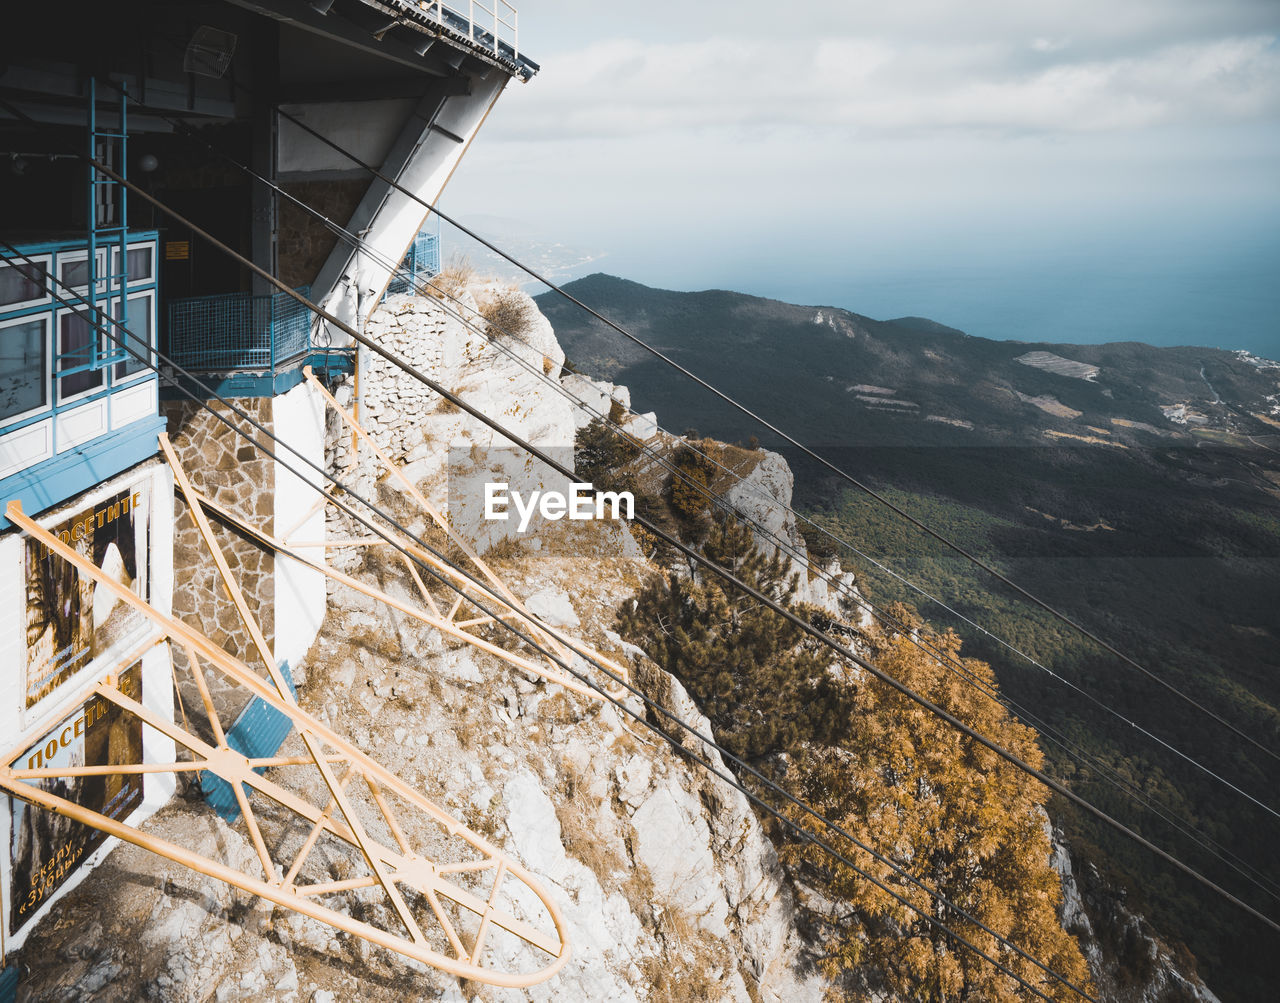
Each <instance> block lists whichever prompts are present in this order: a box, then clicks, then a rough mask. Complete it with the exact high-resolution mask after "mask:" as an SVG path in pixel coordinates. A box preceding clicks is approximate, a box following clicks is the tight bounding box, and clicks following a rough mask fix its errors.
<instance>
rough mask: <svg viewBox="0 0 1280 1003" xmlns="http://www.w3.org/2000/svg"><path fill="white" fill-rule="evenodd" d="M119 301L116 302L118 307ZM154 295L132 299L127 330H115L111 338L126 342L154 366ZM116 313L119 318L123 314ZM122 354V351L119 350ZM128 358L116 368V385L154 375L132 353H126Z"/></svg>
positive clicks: (115, 346) (116, 347)
mask: <svg viewBox="0 0 1280 1003" xmlns="http://www.w3.org/2000/svg"><path fill="white" fill-rule="evenodd" d="M118 302H119V301H117V304H118ZM154 304H155V293H141V294H139V295H137V296H130V297H129V317H128V320H127V321H125V328H128V331H127V333H126V331H125V328H120V327H114V326H113V327H112V329H111V334H112V336H113V337H117V338H123V339H124V340H125V342H126V343H127V344H128V346H129V348H131V349H133V351H134V352H138V353H140V354H141V355H142V356H143V359H146V360H147V362H154V361H155V359H154V357H152V355H151V352H150V350H151V346H152V345H154V344H155V317H154ZM114 313H115V315H116V317H117V318H118V317H119V316H120V310H119V307H118V305H117V306H116V308H115V310H114ZM118 348H119V346H118V345H116V344H114V343H112V344H111V346H110V349H111V350H112V351H116V350H117V349H118ZM120 350H121V351H123V349H120ZM124 355H125V358H124V361H123V362H117V363H116V368H115V376H114V377H113V380H114V382H116V383H123V382H124V381H125V380H128V379H132V378H133V377H135V376H137V375H139V374H141V373H149V372H151V367H150V366H149V365H148V364H147V362H144V361H143V359H139V358H138V357H137V356H135V355H134V354H133V353H132V352H128V351H126V352H124Z"/></svg>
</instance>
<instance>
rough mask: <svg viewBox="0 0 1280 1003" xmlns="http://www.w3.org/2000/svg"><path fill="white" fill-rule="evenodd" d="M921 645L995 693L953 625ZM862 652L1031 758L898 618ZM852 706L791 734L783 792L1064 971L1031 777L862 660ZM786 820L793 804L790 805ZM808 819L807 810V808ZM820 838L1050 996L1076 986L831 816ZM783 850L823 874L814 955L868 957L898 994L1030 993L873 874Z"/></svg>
mask: <svg viewBox="0 0 1280 1003" xmlns="http://www.w3.org/2000/svg"><path fill="white" fill-rule="evenodd" d="M922 639H923V640H925V641H926V642H927V645H928V646H929V647H931V648H933V649H934V650H935V651H937V652H938V653H940V654H941V655H943V656H944V658H945V659H946V660H947V661H948V662H951V663H953V664H959V665H962V666H963V669H964V672H965V673H966V674H967V675H968V676H969V677H971V678H972V679H973V680H974V681H975V682H977V683H979V684H980V685H981V686H982V688H983V689H986V690H987V691H989V692H992V693H994V692H995V690H996V682H995V678H994V676H993V674H992V672H991V669H990V667H989V666H987V665H986V664H985V663H983V662H979V661H976V660H973V659H962V657H961V655H960V642H959V639H958V638H957V637H956V636H955V635H954V634H953V633H949V632H948V633H946V634H942V635H929V634H928V633H927V632H925V633H924V635H923V638H922ZM871 642H872V651H871V655H872V661H873V662H874V663H875V664H876V665H877V666H879V667H880V668H881V669H883V670H884V671H885V672H887V673H888V674H889V675H891V676H893V677H894V678H896V679H898V680H899V681H900V682H902V683H905V684H906V685H907V686H909V687H911V688H912V689H914V690H915V691H916V692H918V693H921V694H923V695H924V696H926V697H928V698H929V699H930V700H932V701H933V702H934V703H936V704H939V705H940V706H942V707H943V708H944V709H946V710H948V711H950V712H951V713H952V714H954V715H955V716H956V717H958V718H960V719H961V720H963V721H965V722H966V723H968V724H969V725H970V726H972V727H973V728H975V729H976V730H977V731H978V732H979V733H981V734H983V735H985V736H987V737H988V738H990V739H992V740H993V741H995V742H996V743H997V744H999V745H1001V746H1003V747H1005V748H1007V749H1009V750H1011V751H1012V752H1014V753H1015V754H1017V755H1018V756H1020V757H1021V758H1022V759H1024V760H1026V761H1027V762H1029V763H1031V764H1032V765H1034V766H1039V765H1040V764H1041V761H1042V755H1041V753H1040V750H1039V748H1038V747H1037V746H1036V741H1035V739H1036V736H1035V732H1034V731H1033V730H1032V729H1030V728H1028V727H1026V726H1025V725H1022V724H1019V723H1018V722H1017V721H1016V720H1014V719H1013V718H1012V717H1011V716H1010V715H1009V714H1008V712H1007V711H1006V710H1005V709H1004V707H1003V706H1002V705H1001V704H999V703H997V702H996V701H995V700H993V699H991V698H990V697H988V696H986V695H984V694H982V693H981V692H979V691H978V689H976V688H975V687H974V686H973V685H971V684H970V683H969V682H966V681H965V680H963V679H962V678H961V677H960V675H959V674H958V673H956V672H951V671H947V669H946V668H944V666H943V665H942V664H941V663H940V661H939V660H938V659H937V658H935V657H932V656H931V655H929V654H926V653H925V651H923V650H922V649H921V647H919V646H917V644H915V643H913V641H912V639H911V638H909V637H907V636H904V635H901V634H892V633H886V634H879V635H876V636H875V637H873V638H872V639H871ZM852 693H853V697H852V699H853V708H852V713H851V715H850V717H849V719H848V728H847V730H846V731H845V732H844V734H843V736H842V738H841V740H840V742H839V744H838V745H832V746H827V747H816V746H811V747H809V748H807V749H805V750H803V753H802V755H801V756H800V757H799V759H798V760H797V763H796V768H795V769H794V770H793V771H792V775H793V777H794V783H795V787H796V793H797V794H798V795H800V796H801V797H802V798H804V799H805V800H807V801H808V802H809V803H810V804H811V805H813V807H814V808H816V809H817V810H818V811H819V812H821V813H822V814H824V815H826V816H828V817H829V818H831V820H832V821H833V822H835V823H836V824H837V825H838V826H839V827H840V828H841V829H844V830H845V831H846V832H848V833H849V834H850V835H852V836H854V837H856V838H857V839H858V840H860V841H862V842H863V843H865V844H867V845H868V846H871V847H872V848H874V849H875V850H876V851H877V852H878V853H880V854H881V855H883V856H884V857H886V858H887V859H888V860H890V861H891V862H892V863H893V864H894V865H896V866H897V868H900V869H901V870H902V871H905V872H906V873H907V874H909V875H910V876H911V877H912V878H915V879H918V880H919V881H920V882H922V883H924V884H927V885H928V886H929V887H931V888H933V889H936V890H938V891H940V892H941V893H942V894H943V895H945V896H946V897H947V898H948V899H949V900H950V901H951V902H952V903H954V904H955V905H956V906H958V907H959V908H960V909H963V910H964V911H966V912H968V913H969V914H970V915H971V916H973V917H974V918H976V919H978V920H981V921H982V923H984V924H986V925H987V926H988V927H990V928H991V929H992V930H994V931H996V932H997V933H999V934H1000V935H1001V936H1003V937H1005V938H1007V939H1008V940H1010V941H1011V942H1012V943H1014V944H1016V945H1017V946H1018V947H1020V948H1021V949H1022V950H1023V951H1025V952H1027V953H1028V954H1030V955H1031V956H1033V957H1035V958H1037V959H1038V960H1040V961H1041V962H1043V963H1044V964H1045V965H1047V966H1048V967H1049V968H1051V969H1053V970H1054V971H1055V972H1057V973H1059V974H1061V975H1063V976H1065V977H1067V978H1068V979H1070V980H1071V981H1073V982H1075V983H1076V984H1077V985H1081V986H1087V984H1088V971H1087V968H1086V966H1085V962H1084V958H1083V956H1082V954H1081V952H1080V948H1079V945H1078V944H1077V943H1076V941H1075V940H1074V939H1073V938H1072V937H1071V936H1070V935H1068V934H1067V933H1066V932H1065V931H1064V930H1063V928H1062V925H1061V923H1060V922H1059V919H1058V914H1057V907H1058V904H1059V902H1060V900H1061V894H1062V892H1061V885H1060V883H1059V880H1058V875H1057V873H1056V872H1055V871H1054V870H1053V869H1052V867H1050V864H1049V856H1050V845H1049V834H1048V818H1047V816H1046V815H1045V812H1044V807H1043V805H1044V800H1045V790H1044V788H1043V787H1041V786H1040V785H1039V784H1038V783H1037V782H1036V781H1035V780H1033V779H1032V778H1030V777H1029V776H1027V775H1026V774H1025V773H1023V772H1021V771H1019V770H1018V769H1016V768H1015V767H1013V766H1012V765H1010V764H1009V763H1008V762H1006V761H1005V760H1003V759H1002V758H1000V757H999V756H997V754H996V753H994V752H991V751H990V750H988V749H986V748H985V747H983V746H982V745H980V744H979V743H977V742H974V741H973V740H971V739H968V738H965V737H964V736H963V735H961V734H960V733H958V732H957V731H956V730H955V729H954V728H952V727H951V726H949V725H948V724H946V722H944V721H942V720H940V719H939V718H938V717H936V716H934V715H932V714H930V713H929V712H927V711H925V710H924V709H923V708H921V707H920V706H919V705H918V704H916V703H914V702H912V701H910V700H909V699H908V698H907V697H905V696H903V695H902V694H900V693H898V692H897V691H896V690H894V689H892V688H891V687H889V686H887V685H885V684H884V683H882V682H880V681H878V680H876V679H875V678H874V677H872V676H870V675H869V674H867V673H859V674H857V675H856V676H854V682H853V686H852ZM797 820H799V819H797ZM808 824H809V825H811V826H812V825H813V823H812V821H811V820H810V821H809V823H808ZM822 829H823V831H822V835H823V838H824V839H826V840H828V841H830V842H831V843H833V844H834V845H835V846H837V847H838V848H839V849H840V850H841V852H842V853H844V854H845V855H846V856H848V857H849V859H851V860H852V861H853V862H854V863H855V864H857V866H858V867H859V868H860V869H862V870H865V871H866V872H868V873H869V874H871V875H872V876H874V877H875V878H876V879H877V880H879V881H880V882H882V883H883V884H885V885H886V886H887V887H889V888H891V889H892V890H893V891H894V893H896V894H897V895H898V896H900V897H901V898H903V899H905V900H907V901H908V902H910V903H911V904H912V905H914V906H916V907H918V909H919V910H921V911H923V912H924V913H925V914H926V915H929V916H933V917H935V918H937V919H939V920H941V921H942V922H943V923H945V924H946V925H947V926H948V927H950V928H951V929H952V930H953V931H955V932H956V933H957V934H959V935H960V936H962V937H964V938H965V939H966V940H968V941H969V942H970V943H972V944H974V945H976V946H978V947H980V948H982V950H983V951H985V952H986V953H987V954H989V955H990V956H992V957H993V958H996V959H998V960H999V961H1000V963H1001V964H1003V965H1004V966H1005V967H1007V968H1009V969H1011V970H1012V971H1013V972H1015V973H1017V974H1018V975H1019V976H1020V977H1021V978H1022V979H1024V980H1025V981H1026V982H1028V983H1029V984H1031V985H1033V986H1035V987H1036V988H1038V989H1039V990H1040V991H1041V992H1043V993H1044V994H1045V995H1047V996H1049V997H1050V998H1052V999H1055V1000H1056V999H1061V1000H1069V999H1070V1000H1077V999H1079V997H1078V996H1077V995H1076V993H1075V992H1074V991H1072V990H1071V989H1069V988H1068V987H1067V986H1065V985H1063V984H1062V983H1061V982H1059V981H1057V980H1055V979H1053V978H1052V977H1051V976H1049V975H1047V974H1046V973H1045V972H1043V971H1042V970H1041V969H1039V968H1038V967H1037V966H1035V965H1033V964H1032V963H1031V962H1030V961H1028V960H1026V959H1025V958H1022V957H1019V956H1018V955H1017V954H1016V953H1014V952H1013V951H1011V950H1009V949H1008V948H1006V947H1003V946H1002V945H1001V944H1000V943H999V942H998V941H997V940H996V939H995V938H994V937H992V936H991V935H990V934H988V933H986V932H985V931H983V930H982V929H981V928H980V927H979V926H977V925H976V924H974V923H972V922H970V921H969V920H967V919H965V918H963V917H962V916H960V915H959V914H958V913H955V912H952V911H951V910H949V909H946V908H945V907H942V906H940V905H939V904H937V903H936V902H935V901H934V900H933V899H932V898H931V896H930V895H929V894H928V893H927V892H926V891H924V890H923V889H922V888H921V887H919V886H917V885H914V884H912V883H911V882H910V881H909V880H908V879H907V878H906V877H903V876H902V875H901V874H899V873H897V872H896V871H895V869H894V868H892V867H890V866H888V865H887V864H884V863H881V862H879V861H877V860H876V859H875V858H873V857H872V856H871V855H870V854H869V853H867V852H866V851H864V850H861V849H859V848H858V847H857V846H855V845H854V844H853V843H852V842H851V841H849V840H848V839H845V838H844V837H843V836H841V835H840V834H839V833H838V832H836V831H835V830H834V829H830V828H825V827H822ZM784 856H785V857H786V858H787V860H788V862H789V863H791V864H792V866H793V867H796V868H797V869H798V870H800V871H802V872H804V873H807V874H808V875H809V878H810V880H816V879H819V878H820V879H821V883H822V886H823V887H824V889H825V892H826V894H827V895H828V896H829V897H830V898H832V899H833V900H834V901H836V902H838V903H839V905H838V906H837V910H836V911H835V912H834V913H832V914H831V915H827V916H825V917H823V920H824V921H825V923H826V924H827V926H828V935H827V936H826V937H825V938H824V939H825V946H826V955H825V958H824V967H825V968H826V970H827V971H828V973H829V974H831V975H838V974H839V973H841V972H843V971H846V970H848V969H850V968H852V967H855V966H856V967H861V968H864V969H870V970H872V971H874V972H875V974H876V976H877V978H878V979H879V980H881V981H882V982H883V984H884V988H886V989H890V990H892V991H893V992H895V993H899V994H901V995H902V996H903V997H904V998H908V999H912V1000H930V1001H939V1003H941V1001H946V1000H982V1001H984V1003H985V1001H989V1003H1002V1001H1007V1000H1008V1001H1012V1000H1023V999H1028V998H1032V997H1031V994H1030V993H1029V992H1028V991H1027V990H1026V989H1025V988H1023V987H1022V986H1020V985H1019V984H1018V983H1017V982H1016V981H1015V980H1013V979H1011V978H1009V977H1008V976H1006V975H1004V974H1002V973H1001V972H1000V971H999V970H998V969H997V968H996V967H995V966H993V965H992V964H990V963H989V962H987V961H985V960H984V959H982V958H981V957H979V956H978V955H977V954H975V953H974V952H973V951H971V950H969V949H968V948H966V947H965V946H964V945H962V944H960V943H959V941H957V940H955V939H953V938H952V937H951V936H950V935H948V934H946V933H944V932H943V931H942V930H941V929H940V928H939V927H937V926H935V925H933V924H930V923H929V922H928V921H927V920H925V919H924V918H923V917H922V916H921V915H920V913H919V912H917V911H915V910H912V909H910V908H908V907H907V906H905V905H903V904H902V903H900V902H898V901H896V900H895V899H893V898H892V897H891V896H890V895H888V894H886V893H885V892H884V891H882V890H880V889H879V888H876V887H875V886H874V885H873V884H872V883H871V882H870V881H867V880H866V879H865V878H862V877H861V876H859V875H857V874H855V873H854V871H853V870H852V869H851V868H849V867H847V866H845V865H843V864H841V863H839V862H833V859H832V857H831V856H830V855H828V854H825V853H818V852H817V851H816V850H815V848H814V847H813V846H812V845H811V844H804V845H801V844H792V845H789V846H788V847H787V848H786V849H785V850H784Z"/></svg>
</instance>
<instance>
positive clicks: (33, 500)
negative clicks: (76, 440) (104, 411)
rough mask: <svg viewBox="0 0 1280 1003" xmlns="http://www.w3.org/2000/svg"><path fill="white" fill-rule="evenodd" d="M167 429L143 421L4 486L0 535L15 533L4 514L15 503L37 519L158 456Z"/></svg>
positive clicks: (24, 472)
mask: <svg viewBox="0 0 1280 1003" xmlns="http://www.w3.org/2000/svg"><path fill="white" fill-rule="evenodd" d="M164 427H165V421H164V419H163V418H161V417H159V416H156V417H152V418H142V419H139V420H138V421H135V422H131V423H130V424H128V425H126V426H125V427H124V428H121V429H117V430H116V431H115V432H109V433H107V434H106V435H102V436H99V437H98V438H96V439H94V440H92V441H91V442H87V443H85V444H84V445H83V446H80V447H78V448H77V449H73V450H69V451H67V452H65V453H59V454H58V455H57V456H54V457H51V458H50V459H48V460H45V461H44V462H43V463H37V464H35V465H34V466H31V467H28V468H27V469H26V470H22V471H19V472H18V473H16V474H13V475H12V476H11V477H6V478H5V479H4V480H0V531H3V530H7V529H9V528H10V527H11V523H10V522H9V520H8V519H6V518H4V514H3V505H4V504H7V503H8V502H9V501H10V500H11V499H14V498H16V499H18V500H19V501H20V502H22V508H23V511H25V512H27V513H28V514H32V515H34V514H37V513H39V512H43V511H44V510H45V509H47V508H50V507H52V506H54V505H57V504H59V503H61V502H64V501H66V500H67V499H68V498H73V497H75V496H76V495H78V494H81V493H82V492H85V491H88V490H89V489H90V488H91V487H93V486H94V485H95V484H101V483H102V482H103V481H105V480H109V479H110V478H112V477H114V476H116V474H118V473H121V472H122V471H124V470H128V469H129V468H130V467H132V466H136V465H137V464H139V463H141V462H142V461H143V460H148V459H150V458H151V457H152V456H154V455H155V454H156V452H157V451H158V448H159V446H158V443H157V441H156V436H157V435H159V433H160V432H162V431H164Z"/></svg>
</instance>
